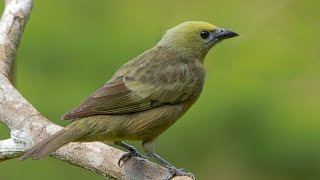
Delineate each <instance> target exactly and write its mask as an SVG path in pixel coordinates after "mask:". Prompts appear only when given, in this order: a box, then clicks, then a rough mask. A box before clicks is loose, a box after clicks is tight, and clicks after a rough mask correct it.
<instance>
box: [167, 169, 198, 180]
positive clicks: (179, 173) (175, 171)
mask: <svg viewBox="0 0 320 180" xmlns="http://www.w3.org/2000/svg"><path fill="white" fill-rule="evenodd" d="M168 170H169V173H168V174H167V175H166V176H165V177H164V179H163V180H170V179H172V178H173V177H174V176H188V177H190V178H192V179H193V180H195V179H196V177H195V176H194V175H193V174H192V173H188V172H185V171H184V169H177V168H175V167H170V168H168Z"/></svg>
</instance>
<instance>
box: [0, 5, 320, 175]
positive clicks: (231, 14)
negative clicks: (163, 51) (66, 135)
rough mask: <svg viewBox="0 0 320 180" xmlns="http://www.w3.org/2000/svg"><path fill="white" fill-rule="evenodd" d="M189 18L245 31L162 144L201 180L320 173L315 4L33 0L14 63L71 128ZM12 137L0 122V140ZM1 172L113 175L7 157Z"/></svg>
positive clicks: (215, 63)
mask: <svg viewBox="0 0 320 180" xmlns="http://www.w3.org/2000/svg"><path fill="white" fill-rule="evenodd" d="M1 7H2V9H3V5H1ZM186 20H203V21H208V22H211V23H214V24H215V25H217V26H220V27H225V28H228V29H231V30H234V31H236V32H238V33H239V34H240V35H241V36H240V37H238V38H235V39H231V40H227V41H225V42H224V43H222V44H219V45H218V46H216V47H215V48H214V50H213V51H211V52H210V53H209V54H208V56H207V58H206V62H205V65H206V69H207V78H206V84H205V87H204V91H203V93H202V96H201V97H200V99H199V100H198V102H197V103H196V104H195V105H194V106H193V108H191V110H190V111H189V112H188V113H187V114H186V115H185V116H184V117H183V118H181V119H180V120H179V121H178V122H177V123H176V124H175V125H174V126H173V127H171V128H170V129H169V130H168V131H166V132H165V133H164V134H163V135H161V136H160V138H158V142H157V152H158V153H159V154H160V155H162V156H163V157H165V158H166V159H167V160H168V161H170V162H171V163H173V164H174V165H176V166H177V167H183V168H185V169H186V170H187V171H191V172H193V173H194V174H195V175H196V177H197V179H200V180H211V179H216V180H270V179H272V180H298V179H299V180H300V179H301V180H318V179H320V112H319V107H320V71H319V69H320V49H319V40H320V35H319V30H320V1H317V0H308V1H301V0H270V1H255V0H242V1H232V0H225V1H212V0H201V1H196V0H193V1H182V0H179V1H171V0H162V1H115V0H113V1H105V0H96V1H78V0H68V1H66V0H45V1H44V0H35V2H34V9H33V13H32V15H31V17H30V21H29V22H28V25H27V27H26V30H25V32H24V35H23V38H22V42H21V45H20V48H19V51H18V55H17V62H16V64H15V66H16V67H15V77H16V85H17V88H18V89H19V90H20V92H21V93H22V94H23V96H24V97H25V98H26V99H27V100H28V101H29V102H31V103H32V104H33V105H34V106H35V107H36V108H37V109H38V110H39V111H40V112H42V113H43V114H44V115H45V116H46V117H48V118H49V119H51V120H52V121H53V122H54V123H57V124H60V125H63V126H66V125H67V122H64V121H61V120H59V119H60V116H61V115H62V114H63V113H64V112H66V111H68V110H70V109H71V108H73V107H75V106H76V105H78V104H79V103H80V102H82V101H83V100H84V99H85V98H86V97H87V96H88V95H89V94H91V93H92V92H93V91H95V90H96V89H97V88H99V87H101V86H102V85H103V84H104V83H105V82H106V81H107V80H108V79H109V78H110V77H111V76H112V74H113V73H114V72H115V71H116V70H117V69H118V68H119V67H120V66H121V65H122V64H124V63H125V62H127V61H128V60H130V59H131V58H133V57H135V56H137V55H138V54H140V53H141V52H142V51H144V50H146V49H148V48H150V47H152V46H153V45H154V44H155V43H156V42H157V41H158V40H159V39H160V38H161V36H162V35H163V33H164V32H165V30H166V29H168V28H170V27H173V26H175V25H177V24H179V23H180V22H183V21H186ZM7 137H9V130H8V129H7V128H6V127H5V126H4V125H3V124H1V125H0V138H1V139H5V138H7ZM134 144H135V145H138V146H139V149H140V150H141V148H140V144H139V143H134ZM0 179H1V180H17V179H34V180H37V179H47V180H55V179H60V180H67V179H91V180H94V179H104V178H103V177H102V176H99V175H97V174H95V173H92V172H90V171H87V170H84V169H81V168H78V167H75V166H71V165H68V164H66V163H64V162H62V161H59V160H56V159H53V158H47V159H45V160H42V161H31V160H28V161H24V162H20V161H19V160H17V159H14V160H10V161H6V162H2V163H1V165H0Z"/></svg>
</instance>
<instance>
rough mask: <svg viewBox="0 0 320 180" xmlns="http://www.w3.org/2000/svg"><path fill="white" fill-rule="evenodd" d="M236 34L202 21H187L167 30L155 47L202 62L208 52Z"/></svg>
mask: <svg viewBox="0 0 320 180" xmlns="http://www.w3.org/2000/svg"><path fill="white" fill-rule="evenodd" d="M235 36H238V34H237V33H235V32H232V31H230V30H226V29H223V28H218V27H216V26H214V25H212V24H210V23H207V22H202V21H187V22H184V23H181V24H179V25H177V26H175V27H173V28H171V29H169V30H168V31H167V32H166V33H165V35H164V36H163V37H162V39H161V40H160V41H159V42H158V44H157V45H159V46H165V47H167V48H170V49H172V50H174V51H176V52H177V53H181V54H179V55H181V56H184V57H187V58H188V57H190V58H198V59H201V60H203V59H204V57H205V55H206V54H207V53H208V51H209V50H210V49H211V48H212V47H213V46H214V45H215V44H217V43H219V42H221V41H222V40H224V39H229V38H232V37H235Z"/></svg>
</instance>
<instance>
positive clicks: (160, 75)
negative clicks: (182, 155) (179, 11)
mask: <svg viewBox="0 0 320 180" xmlns="http://www.w3.org/2000/svg"><path fill="white" fill-rule="evenodd" d="M236 36H238V34H237V33H236V32H233V31H231V30H227V29H224V28H219V27H217V26H215V25H212V24H210V23H208V22H204V21H186V22H183V23H181V24H179V25H177V26H175V27H173V28H171V29H169V30H167V31H166V33H165V34H164V35H163V36H162V38H161V40H160V41H159V42H157V43H156V45H155V46H154V47H152V48H150V49H149V50H146V51H145V52H143V53H142V54H140V55H138V56H137V57H136V58H133V59H132V60H130V61H129V62H127V63H126V64H124V65H123V66H122V67H121V68H120V69H118V70H117V71H116V73H115V74H114V75H113V76H112V78H111V79H110V80H109V81H108V82H107V83H106V84H105V85H104V86H103V87H101V88H100V89H98V90H97V91H95V92H94V93H93V94H92V95H90V96H89V97H88V98H87V99H86V100H85V101H84V102H83V103H82V104H80V105H79V106H77V107H76V108H74V109H73V110H71V111H69V112H67V113H65V114H64V115H63V116H62V119H63V120H70V121H71V123H70V124H69V125H68V126H66V127H65V128H64V129H62V130H60V131H58V132H57V133H55V134H53V135H52V136H50V137H48V138H47V139H45V140H43V141H42V142H40V143H38V144H37V145H35V146H34V147H33V148H31V149H30V150H28V151H26V152H25V153H24V155H23V156H22V157H21V158H20V159H21V160H24V159H27V158H32V159H34V160H38V159H42V158H44V157H46V156H48V155H50V154H51V153H52V152H54V151H55V150H56V149H58V148H60V147H61V146H63V145H65V144H67V143H69V142H92V141H101V142H112V143H114V144H115V145H118V146H121V147H123V148H125V149H126V150H128V152H126V153H124V154H123V155H122V156H121V158H120V159H119V161H118V165H119V166H120V167H121V164H124V163H125V162H126V161H127V160H128V159H130V158H131V157H133V156H136V157H140V158H144V159H145V157H144V156H143V155H142V154H141V153H139V152H138V151H137V149H136V148H135V147H134V146H132V145H130V144H128V143H126V142H125V141H141V142H142V147H143V150H144V152H145V154H146V155H147V156H148V157H150V158H152V159H154V160H155V161H156V162H158V163H159V164H160V165H162V166H163V167H165V168H167V169H168V174H167V175H166V176H165V177H164V179H166V180H169V179H171V178H173V177H174V176H189V177H191V178H193V179H195V176H194V175H193V174H192V173H189V172H186V171H184V170H183V169H178V168H176V167H175V166H173V165H172V164H170V163H169V162H167V161H166V160H164V159H163V158H162V157H160V156H159V155H158V154H157V153H156V152H155V139H156V138H157V137H158V136H159V135H161V134H162V133H163V132H164V131H166V130H167V129H168V128H169V127H170V126H172V125H173V124H174V123H175V122H176V121H177V120H178V119H180V118H181V117H182V116H183V115H184V114H185V113H186V112H187V111H188V110H189V109H190V107H191V106H192V105H193V104H194V103H195V102H196V101H197V99H198V98H199V96H200V94H201V92H202V89H203V86H204V80H205V69H204V59H205V57H206V55H207V53H208V52H209V50H210V49H211V48H212V47H213V46H215V45H216V44H218V43H220V42H222V41H223V40H225V39H229V38H233V37H236Z"/></svg>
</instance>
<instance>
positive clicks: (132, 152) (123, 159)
mask: <svg viewBox="0 0 320 180" xmlns="http://www.w3.org/2000/svg"><path fill="white" fill-rule="evenodd" d="M133 156H136V157H140V158H142V159H147V158H146V157H144V156H143V155H142V154H140V153H139V152H138V151H137V150H136V149H133V150H130V151H129V152H127V153H124V154H123V155H122V156H121V158H120V159H119V161H118V166H119V167H122V166H123V164H124V163H125V162H126V161H127V160H129V159H130V158H131V157H133ZM121 162H122V164H121Z"/></svg>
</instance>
